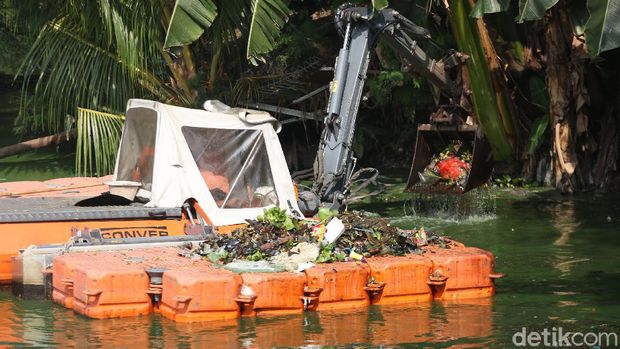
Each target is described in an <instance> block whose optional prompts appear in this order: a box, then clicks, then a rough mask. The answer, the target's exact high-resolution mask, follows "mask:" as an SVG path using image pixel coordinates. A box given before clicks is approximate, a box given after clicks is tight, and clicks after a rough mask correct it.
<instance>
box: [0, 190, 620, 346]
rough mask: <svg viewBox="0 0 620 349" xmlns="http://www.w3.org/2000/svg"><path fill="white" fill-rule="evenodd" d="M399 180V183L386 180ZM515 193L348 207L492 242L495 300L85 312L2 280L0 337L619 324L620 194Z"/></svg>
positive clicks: (343, 336)
mask: <svg viewBox="0 0 620 349" xmlns="http://www.w3.org/2000/svg"><path fill="white" fill-rule="evenodd" d="M399 188H400V186H399V185H396V186H394V187H393V190H391V191H392V192H393V193H396V192H398V189H399ZM516 194H517V195H512V194H506V193H503V194H500V195H499V197H498V198H496V199H495V201H494V203H493V205H494V206H495V207H496V212H495V213H494V214H488V213H486V214H485V212H484V211H485V210H482V211H481V212H478V213H476V212H470V215H467V216H461V217H459V216H458V215H455V216H454V217H458V219H457V218H450V216H449V215H448V214H447V213H446V212H445V210H444V212H443V213H442V214H440V216H442V218H434V217H433V216H435V215H437V213H431V214H430V215H431V217H411V216H405V215H403V213H410V211H407V207H408V205H410V204H411V203H410V202H409V201H410V198H411V197H410V196H405V195H397V194H387V195H384V196H383V197H382V198H379V199H377V200H375V202H373V203H367V204H361V205H358V206H357V207H358V208H360V209H364V210H369V211H371V210H372V211H374V212H378V213H380V214H382V215H385V216H389V217H391V218H392V219H393V222H394V224H397V225H399V226H401V227H405V228H407V227H413V226H420V225H423V226H425V227H428V228H429V229H434V230H435V231H437V232H440V233H443V234H446V235H450V236H452V237H454V238H455V239H458V240H460V241H462V242H464V243H466V244H467V245H470V246H478V247H481V248H485V249H488V250H491V251H492V252H493V253H494V254H495V256H496V269H497V271H499V272H503V273H507V274H508V277H506V278H504V279H501V280H499V281H498V283H497V284H498V287H497V295H496V296H495V297H494V298H492V299H487V300H481V301H470V302H466V303H461V304H446V303H439V302H435V303H432V304H422V305H409V306H390V307H387V306H373V307H371V308H369V309H364V310H358V311H352V312H318V313H306V314H302V315H292V316H282V317H271V318H243V319H239V320H234V321H231V322H218V323H216V324H206V323H203V324H177V323H174V322H172V321H169V320H166V319H163V318H161V317H160V316H156V315H154V316H149V317H143V318H133V319H111V320H90V319H87V318H84V317H82V316H78V315H75V314H74V313H73V312H72V311H69V310H65V309H64V308H62V307H60V306H57V305H53V304H51V303H50V302H42V301H23V300H18V299H16V298H13V297H12V296H11V295H10V293H9V292H8V291H7V290H4V291H1V292H0V314H2V316H1V317H0V344H5V345H26V346H32V345H40V346H45V345H49V346H62V347H66V346H73V347H99V346H101V347H190V346H191V347H193V346H204V347H209V348H211V347H237V348H265V347H301V346H306V347H314V346H361V347H368V346H382V345H383V346H403V347H407V346H414V347H453V348H470V347H487V348H488V347H491V348H500V347H513V344H512V336H513V334H514V333H515V332H516V331H520V330H521V329H522V328H523V327H526V328H527V329H528V331H542V330H543V329H545V328H547V329H548V330H549V331H552V329H553V328H554V327H555V328H559V327H561V328H562V329H563V330H564V331H565V332H566V331H580V332H584V333H586V332H596V333H598V332H616V333H617V332H620V328H619V324H620V302H619V301H618V296H619V294H620V293H619V291H618V290H619V287H620V274H619V271H618V265H619V264H620V263H619V262H620V254H619V253H618V248H619V247H620V246H619V245H620V243H619V241H620V239H619V238H620V236H619V234H620V230H619V229H618V223H619V222H620V203H619V202H618V201H617V200H615V198H614V197H611V196H598V195H594V194H589V195H584V196H574V197H562V196H560V195H557V194H555V193H548V192H547V193H527V195H521V194H520V193H518V192H517V193H516ZM489 195H490V194H486V195H483V196H482V197H480V196H475V197H473V199H471V198H469V199H464V200H466V201H467V200H470V204H471V203H473V204H479V203H480V202H481V201H485V204H484V207H487V206H488V205H487V204H488V203H489V202H492V201H493V200H492V199H491V198H490V196H489ZM386 200H387V202H385V201H386ZM439 201H442V200H439ZM447 201H450V200H443V203H442V204H441V205H439V207H445V206H446V205H445V202H447ZM431 206H432V205H431ZM466 206H467V205H466ZM474 211H475V210H474ZM455 213H456V212H455ZM427 214H428V213H427Z"/></svg>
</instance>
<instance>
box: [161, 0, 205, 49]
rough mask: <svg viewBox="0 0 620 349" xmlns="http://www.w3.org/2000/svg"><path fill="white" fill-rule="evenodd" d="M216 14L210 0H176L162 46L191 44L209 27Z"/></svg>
mask: <svg viewBox="0 0 620 349" xmlns="http://www.w3.org/2000/svg"><path fill="white" fill-rule="evenodd" d="M216 15H217V7H216V6H215V4H214V3H213V1H211V0H177V2H176V3H175V4H174V10H173V11H172V17H171V18H170V23H169V24H168V31H167V33H166V40H165V42H164V48H170V47H173V46H181V45H187V44H191V43H192V42H194V41H196V40H197V39H198V38H199V37H200V36H201V35H202V34H203V33H204V31H205V29H207V28H209V27H210V26H211V24H212V23H213V20H214V19H215V16H216Z"/></svg>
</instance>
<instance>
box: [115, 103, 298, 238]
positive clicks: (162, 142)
mask: <svg viewBox="0 0 620 349" xmlns="http://www.w3.org/2000/svg"><path fill="white" fill-rule="evenodd" d="M204 108H205V109H204V110H201V109H188V108H181V107H176V106H171V105H166V104H163V103H159V102H154V101H149V100H142V99H131V100H129V102H128V104H127V114H126V120H125V127H124V130H123V135H122V139H121V144H120V149H119V152H118V157H117V160H116V167H115V171H114V180H113V181H112V182H110V183H109V185H110V192H111V193H112V194H114V195H121V196H124V197H126V198H128V199H130V200H134V199H137V200H142V201H147V204H146V206H148V207H181V206H182V205H183V203H185V202H186V201H187V200H189V199H194V200H196V201H197V202H198V204H199V205H200V207H201V208H202V209H203V210H204V212H205V213H206V214H207V216H208V217H203V218H206V219H208V221H210V222H211V224H213V225H214V226H224V225H233V224H241V223H245V221H246V219H256V217H257V216H258V215H260V214H262V213H263V210H264V209H265V208H268V207H273V206H278V207H280V208H282V209H284V210H286V211H288V212H289V213H290V214H293V215H297V216H301V214H300V213H299V208H298V207H297V199H296V194H295V189H294V187H293V182H292V180H291V175H290V173H289V170H288V167H287V164H286V160H285V158H284V154H283V152H282V148H281V146H280V141H279V139H278V135H277V132H279V131H280V124H279V122H278V121H277V120H276V119H274V118H273V117H271V116H270V115H269V114H268V113H266V112H262V111H255V110H249V109H241V108H230V107H228V106H227V105H225V104H223V103H221V102H219V101H207V102H205V105H204Z"/></svg>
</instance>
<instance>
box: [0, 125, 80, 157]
mask: <svg viewBox="0 0 620 349" xmlns="http://www.w3.org/2000/svg"><path fill="white" fill-rule="evenodd" d="M74 137H75V131H72V132H70V133H69V135H67V132H61V133H57V134H55V135H51V136H45V137H39V138H35V139H31V140H29V141H25V142H21V143H17V144H13V145H8V146H6V147H2V148H0V158H3V157H7V156H11V155H15V154H19V153H23V152H26V151H29V150H33V149H40V148H45V147H48V146H50V145H58V144H60V143H64V142H67V141H69V140H71V139H72V138H74Z"/></svg>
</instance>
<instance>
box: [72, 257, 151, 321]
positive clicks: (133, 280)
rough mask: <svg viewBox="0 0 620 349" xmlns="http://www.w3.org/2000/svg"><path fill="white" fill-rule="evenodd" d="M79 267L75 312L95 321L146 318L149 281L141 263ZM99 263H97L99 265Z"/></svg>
mask: <svg viewBox="0 0 620 349" xmlns="http://www.w3.org/2000/svg"><path fill="white" fill-rule="evenodd" d="M93 262H94V263H89V264H85V263H83V264H79V265H77V266H76V268H75V272H74V277H73V278H74V280H73V295H74V300H73V310H74V311H75V312H77V313H80V314H82V315H86V316H88V317H91V318H95V319H105V318H114V317H127V316H139V315H147V314H149V313H150V312H151V310H152V303H151V298H150V297H149V295H148V293H147V291H148V289H149V278H148V275H147V274H146V273H145V272H144V267H143V266H142V265H140V264H139V263H136V264H127V263H124V262H123V261H119V260H118V259H107V260H104V259H101V258H99V260H95V261H93ZM97 262H98V263H97Z"/></svg>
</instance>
